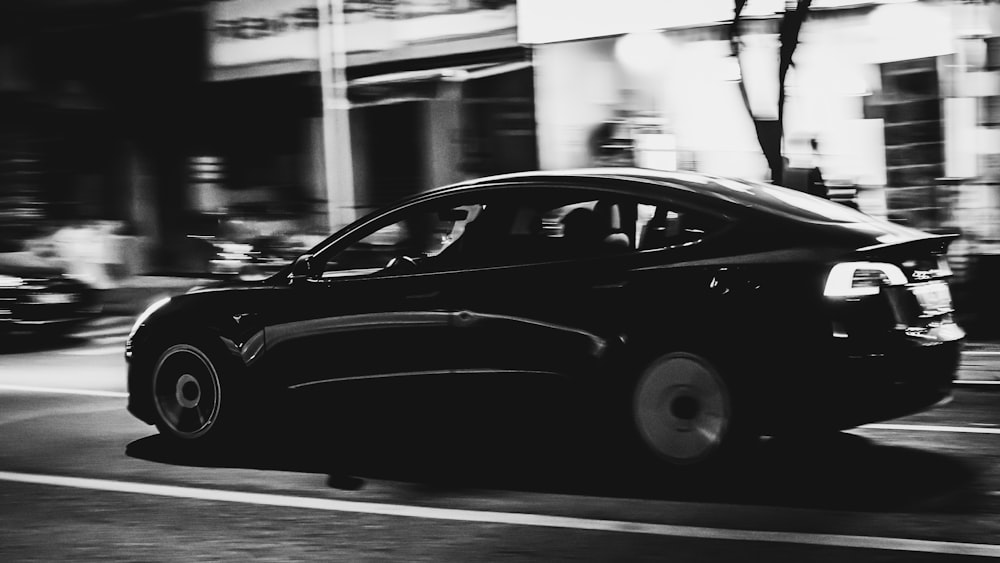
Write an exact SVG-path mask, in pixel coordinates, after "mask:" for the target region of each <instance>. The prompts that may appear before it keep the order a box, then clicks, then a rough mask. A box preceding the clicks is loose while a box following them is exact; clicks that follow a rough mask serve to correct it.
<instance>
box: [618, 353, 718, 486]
mask: <svg viewBox="0 0 1000 563" xmlns="http://www.w3.org/2000/svg"><path fill="white" fill-rule="evenodd" d="M733 412H734V411H733V397H732V390H731V388H730V386H729V385H728V383H727V381H726V379H724V378H723V376H722V375H721V374H720V372H719V371H718V369H717V368H716V367H715V366H714V365H713V364H712V363H711V362H709V361H708V360H707V359H706V358H704V357H702V356H700V355H696V354H691V353H686V352H671V353H668V354H664V355H662V356H659V357H657V358H656V359H654V360H653V361H651V362H650V363H649V364H647V365H646V367H645V368H644V369H643V370H642V371H641V373H640V374H639V376H638V378H637V379H636V380H635V385H634V387H633V392H632V422H633V425H634V428H635V430H636V432H637V434H638V437H639V439H640V442H641V443H642V445H643V446H644V449H645V450H646V451H647V452H648V453H651V454H652V455H653V456H654V457H655V458H656V459H658V460H660V461H661V462H665V463H667V464H668V465H670V466H674V467H702V466H706V465H711V464H713V462H714V461H717V460H719V459H720V458H721V457H722V456H723V455H724V454H726V453H727V452H728V451H729V449H730V447H731V446H732V444H733V443H734V442H735V435H736V432H735V431H736V428H735V427H734V425H733Z"/></svg>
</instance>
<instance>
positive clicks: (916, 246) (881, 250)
mask: <svg viewBox="0 0 1000 563" xmlns="http://www.w3.org/2000/svg"><path fill="white" fill-rule="evenodd" d="M958 238H959V235H957V234H947V235H928V236H926V237H921V238H915V239H907V240H903V241H899V242H888V243H885V244H876V245H873V246H866V247H864V248H859V249H857V250H856V251H855V256H859V257H864V258H866V259H872V260H887V261H899V260H909V259H912V258H915V257H918V256H920V255H925V254H934V255H943V254H945V253H946V252H948V247H949V246H950V245H951V243H953V242H955V240H956V239H958Z"/></svg>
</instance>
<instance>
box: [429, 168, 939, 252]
mask: <svg viewBox="0 0 1000 563" xmlns="http://www.w3.org/2000/svg"><path fill="white" fill-rule="evenodd" d="M601 180H612V181H615V182H617V186H615V187H617V188H619V189H623V190H625V191H631V192H633V193H635V192H642V193H646V194H650V195H668V196H673V197H674V198H679V199H682V200H688V201H691V202H695V201H697V202H698V203H700V204H702V205H713V204H714V205H716V206H719V207H721V209H720V210H722V209H725V208H730V209H732V207H734V206H735V207H738V208H741V209H746V210H753V211H757V212H762V213H765V214H769V215H776V216H782V217H785V218H789V219H793V220H797V221H803V222H807V223H813V224H841V225H844V224H849V225H856V226H866V228H867V229H868V230H873V231H879V232H880V234H884V235H890V236H891V237H901V238H912V237H914V236H928V235H927V233H921V232H919V231H916V230H914V229H911V228H909V227H905V226H903V225H897V224H894V223H891V222H889V221H885V220H883V219H879V218H876V217H872V216H870V215H867V214H865V213H862V212H860V211H858V210H856V209H852V208H850V207H847V206H846V205H843V204H840V203H837V202H834V201H830V200H828V199H824V198H821V197H817V196H813V195H810V194H807V193H804V192H801V191H798V190H794V189H791V188H785V187H781V186H777V185H773V184H767V183H764V182H755V181H752V180H744V179H740V178H733V177H726V176H718V175H713V174H705V173H701V172H688V171H663V170H653V169H648V168H634V167H611V168H573V169H563V170H540V171H530V172H516V173H510V174H500V175H495V176H487V177H484V178H477V179H474V180H467V181H464V182H459V183H456V184H452V185H451V186H448V187H445V188H443V189H444V190H447V189H448V188H451V189H458V190H461V189H470V188H475V187H482V186H490V185H510V184H522V183H523V184H529V183H537V182H552V183H557V184H563V183H567V184H577V185H579V186H581V187H588V186H595V185H599V184H600V181H601ZM624 186H629V187H628V188H625V187H624ZM608 187H611V186H608ZM613 189H614V187H613Z"/></svg>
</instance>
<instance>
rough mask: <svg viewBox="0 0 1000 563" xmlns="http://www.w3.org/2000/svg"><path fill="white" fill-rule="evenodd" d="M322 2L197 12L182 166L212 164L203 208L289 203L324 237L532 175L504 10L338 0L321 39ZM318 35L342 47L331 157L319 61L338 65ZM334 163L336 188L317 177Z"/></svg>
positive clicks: (528, 132)
mask: <svg viewBox="0 0 1000 563" xmlns="http://www.w3.org/2000/svg"><path fill="white" fill-rule="evenodd" d="M324 4H325V3H323V2H321V3H319V4H317V2H316V0H267V1H262V0H227V1H214V2H210V3H209V4H208V11H207V18H208V21H207V30H208V76H207V78H208V81H209V85H208V86H207V91H208V99H209V106H208V107H210V108H211V109H210V111H209V112H208V113H209V115H208V117H207V122H206V124H205V127H204V128H203V131H204V133H205V135H204V137H203V138H202V139H201V143H200V144H199V151H198V153H197V154H193V155H192V156H193V157H198V156H209V157H218V158H220V159H221V165H222V167H223V169H224V171H225V173H224V174H225V177H224V179H223V181H221V182H219V183H217V184H216V185H214V186H211V185H205V186H202V187H201V188H200V189H203V190H209V191H213V194H212V195H210V196H207V197H203V198H201V199H200V201H205V202H207V204H206V205H205V206H203V210H205V211H209V210H210V209H211V208H215V209H224V208H226V207H228V206H229V205H230V204H233V203H239V202H247V201H252V200H255V199H256V200H258V201H259V200H262V199H263V200H292V201H298V202H301V203H302V204H303V208H304V209H310V210H311V212H312V214H313V216H314V220H313V224H314V226H316V227H318V228H323V229H325V228H326V227H327V225H330V226H333V227H336V226H339V225H340V224H343V223H344V222H346V221H349V220H351V219H352V218H354V217H356V216H357V215H359V214H361V213H363V212H365V211H368V210H369V209H371V208H373V207H376V206H379V205H382V204H385V203H387V202H388V201H391V200H393V199H396V198H399V197H402V196H405V195H410V194H414V193H418V192H421V191H424V190H426V189H429V188H432V187H436V186H440V185H443V184H446V183H450V182H454V181H458V180H461V179H464V178H467V177H470V176H478V175H483V174H489V173H498V172H508V171H515V170H526V169H533V168H536V167H537V149H536V146H535V141H534V135H535V134H534V129H535V122H534V109H533V108H534V91H533V73H532V68H531V63H530V53H529V51H528V50H527V49H526V48H524V47H522V46H521V45H519V44H518V42H517V35H516V15H515V5H514V2H513V1H512V0H509V1H497V0H348V1H346V2H344V3H343V20H342V21H341V22H340V23H339V25H335V26H334V27H333V28H332V29H331V28H324V27H323V25H322V20H321V18H320V15H321V14H320V13H319V12H318V10H317V5H319V6H320V7H321V8H322V7H323V6H324ZM334 23H336V22H334ZM323 33H331V34H332V36H333V39H337V37H338V36H341V37H343V38H344V40H343V42H342V43H340V48H341V49H342V50H343V53H342V55H343V56H344V63H345V65H346V68H345V69H344V71H345V78H346V80H347V81H348V86H347V92H346V98H347V99H346V103H347V106H348V107H349V109H346V113H347V114H348V118H347V120H348V121H349V124H350V126H349V135H348V137H349V147H347V148H348V150H343V147H336V148H338V149H341V150H339V151H337V152H336V153H335V154H334V155H333V156H332V158H331V154H332V153H331V152H330V150H329V149H330V147H329V146H328V143H330V142H334V141H332V137H331V139H330V140H325V139H324V134H328V133H329V131H327V130H326V129H328V128H330V127H340V126H342V122H343V120H340V121H334V120H331V119H329V117H330V116H329V114H328V112H329V111H330V110H331V108H330V107H329V106H330V105H331V104H336V103H337V102H338V100H336V99H330V97H329V96H328V97H327V98H326V104H327V108H326V111H324V107H323V104H324V97H323V89H322V79H323V76H322V74H321V73H320V65H321V64H331V63H335V62H336V60H335V59H334V60H333V61H328V59H327V58H326V55H328V53H321V52H320V48H321V44H322V41H323V37H322V34H323ZM334 47H336V43H335V44H334ZM334 55H336V53H334ZM332 109H333V111H336V108H332ZM341 117H342V116H341ZM341 139H343V137H341ZM344 159H346V160H347V161H346V162H345V161H344ZM338 165H341V166H346V167H349V168H350V179H349V182H348V183H349V184H351V185H350V186H349V187H348V189H346V190H345V189H343V188H342V187H341V188H337V187H336V186H331V185H330V184H331V181H330V180H329V178H330V176H329V174H328V172H329V171H328V170H326V167H327V166H331V167H336V166H338Z"/></svg>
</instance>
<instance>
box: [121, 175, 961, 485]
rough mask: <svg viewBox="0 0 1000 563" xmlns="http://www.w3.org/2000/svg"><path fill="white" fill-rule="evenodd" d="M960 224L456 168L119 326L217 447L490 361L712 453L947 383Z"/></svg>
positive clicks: (729, 192) (670, 459)
mask: <svg viewBox="0 0 1000 563" xmlns="http://www.w3.org/2000/svg"><path fill="white" fill-rule="evenodd" d="M951 240H952V238H951V237H948V236H936V235H930V234H927V233H924V232H920V231H917V230H913V229H910V228H907V227H903V226H900V225H896V224H892V223H889V222H886V221H882V220H879V219H876V218H873V217H870V216H868V215H865V214H863V213H860V212H858V211H856V210H854V209H850V208H848V207H846V206H843V205H840V204H837V203H834V202H830V201H827V200H823V199H820V198H816V197H813V196H810V195H807V194H804V193H801V192H797V191H794V190H790V189H786V188H781V187H776V186H773V185H767V184H760V183H754V182H748V181H741V180H735V179H728V178H721V177H715V176H709V175H702V174H694V173H681V172H678V173H666V172H657V171H651V170H643V169H632V168H609V169H588V170H571V171H554V172H529V173H518V174H510V175H502V176H494V177H489V178H484V179H479V180H474V181H468V182H463V183H459V184H456V185H452V186H447V187H444V188H441V189H438V190H435V191H432V192H429V193H424V194H420V195H417V196H414V197H411V198H410V199H407V200H405V201H402V202H399V203H397V204H395V205H393V206H391V207H388V208H386V209H384V210H381V211H378V212H376V213H373V214H371V215H368V216H366V217H364V218H362V219H360V220H358V221H356V222H355V223H353V224H351V225H349V226H347V227H346V228H344V229H342V230H340V231H339V232H337V233H336V234H334V235H332V236H330V237H329V238H327V239H326V240H325V241H323V242H322V243H321V244H319V245H317V246H316V247H314V248H313V249H311V250H310V251H309V252H307V253H305V254H303V255H301V256H299V257H298V258H297V259H296V260H294V262H293V263H291V264H289V265H288V266H287V267H286V268H284V269H283V270H282V271H280V272H279V273H278V274H276V275H274V276H273V277H270V278H268V279H266V280H264V281H261V282H257V283H247V284H242V285H232V286H229V287H220V288H206V289H201V290H196V291H193V292H190V293H187V294H184V295H180V296H177V297H173V298H171V299H169V300H165V301H162V302H159V303H157V304H156V305H154V306H152V307H150V308H149V309H148V310H147V311H146V312H145V313H144V314H143V315H142V316H141V317H140V318H139V319H138V320H137V322H136V324H135V327H134V328H133V330H132V333H131V335H130V336H129V339H128V342H127V344H126V358H127V361H128V386H129V404H128V408H129V410H130V411H131V413H133V414H134V415H135V416H136V417H138V418H139V419H141V420H143V421H145V422H147V423H149V424H155V425H156V426H157V427H158V429H159V431H160V433H161V434H163V435H165V436H167V437H169V438H172V439H176V440H177V441H179V442H185V443H188V444H198V443H213V444H218V443H220V442H224V441H226V440H229V439H232V438H233V437H234V436H238V435H240V434H241V433H244V432H247V431H250V430H251V429H259V428H261V426H262V424H261V423H264V426H266V425H267V423H266V422H265V421H268V420H271V419H273V418H277V417H278V416H279V415H277V414H275V413H276V410H275V408H274V407H275V405H276V404H278V402H279V401H281V402H285V401H288V402H289V404H293V405H294V404H297V403H296V401H297V400H305V399H306V398H309V397H311V396H313V395H314V394H318V393H320V392H323V391H327V390H334V394H335V395H337V396H339V397H341V398H344V397H349V398H350V397H358V398H361V397H365V400H369V401H371V402H372V403H371V405H370V408H371V409H379V408H381V405H380V401H381V400H386V401H388V400H390V399H391V400H393V401H397V402H400V398H402V401H412V402H418V401H422V400H425V399H423V398H419V399H418V397H427V396H426V395H425V396H421V395H417V394H414V393H415V391H416V390H418V389H421V388H422V387H423V386H424V385H426V386H428V387H432V388H434V389H435V391H434V394H433V395H432V396H434V397H441V395H440V394H441V393H444V396H445V397H447V399H446V400H444V401H441V402H440V403H438V405H441V404H443V405H449V404H451V405H463V404H465V405H469V404H473V405H478V404H484V402H485V401H487V400H488V397H486V396H485V395H486V394H484V393H477V392H476V391H475V389H476V387H475V386H474V385H472V384H471V383H472V382H476V381H487V380H488V381H490V382H491V385H492V384H495V383H496V382H497V381H500V382H503V383H507V384H509V385H510V386H513V387H514V388H515V389H517V390H518V392H516V393H512V394H510V395H508V396H507V400H510V399H511V398H513V400H515V401H516V400H519V399H518V398H522V399H524V400H525V401H528V400H531V399H532V398H535V397H538V396H542V395H539V393H538V392H537V391H538V390H540V389H543V388H553V387H554V388H555V389H558V390H562V391H563V392H556V393H553V394H546V395H544V396H545V397H547V398H548V399H547V400H551V401H552V404H551V408H552V409H562V408H563V407H575V408H574V409H570V410H569V411H567V412H573V413H576V416H580V417H581V422H583V420H584V419H585V421H586V424H581V425H580V426H579V427H578V432H584V431H585V430H584V429H585V428H587V429H596V430H595V431H598V432H600V431H603V430H607V429H615V430H616V432H617V433H616V434H614V435H615V436H617V437H618V438H617V439H619V440H620V441H621V443H633V444H635V445H638V446H639V449H640V450H644V451H645V454H647V456H648V458H650V459H656V460H659V461H664V462H666V463H667V464H669V465H675V466H688V467H692V466H700V465H701V464H702V463H708V462H711V461H712V460H713V459H722V458H723V457H724V454H725V453H726V452H728V451H730V446H735V445H736V444H738V443H742V442H744V441H745V440H746V439H747V438H748V437H749V438H752V437H760V436H764V435H772V436H773V435H780V434H782V433H790V432H791V433H797V434H798V433H803V432H806V433H808V432H827V431H834V430H839V429H845V428H851V427H855V426H858V425H861V424H864V423H869V422H874V421H879V420H886V419H891V418H895V417H900V416H903V415H907V414H910V413H914V412H917V411H920V410H923V409H926V408H929V407H931V406H934V405H937V404H941V403H943V402H945V401H947V400H948V399H950V396H951V385H952V378H953V375H954V373H955V370H956V367H957V363H958V361H959V354H960V348H961V344H962V341H963V338H964V333H963V331H962V330H961V329H960V328H959V327H958V326H957V325H956V324H955V322H954V320H953V318H952V304H951V297H950V293H949V286H948V282H947V278H948V276H949V275H950V274H951V272H950V270H949V268H948V265H947V261H946V257H945V251H946V249H947V247H948V245H949V243H950V242H951ZM371 389H377V390H378V391H377V392H376V393H375V394H374V395H372V394H370V393H369V394H365V391H366V390H371ZM581 391H582V392H581ZM469 393H472V394H473V395H469ZM321 404H322V403H321ZM499 412H501V413H507V414H506V415H505V416H509V417H510V419H511V420H513V419H516V418H517V417H519V416H520V412H521V411H520V405H519V404H516V403H509V404H507V405H506V407H505V408H502V409H500V411H499ZM452 422H453V424H454V425H462V424H464V421H462V420H459V419H458V418H457V417H456V418H455V419H454V420H453V421H452ZM348 424H350V421H348ZM401 424H405V422H402V423H401ZM587 431H590V430H587Z"/></svg>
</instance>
